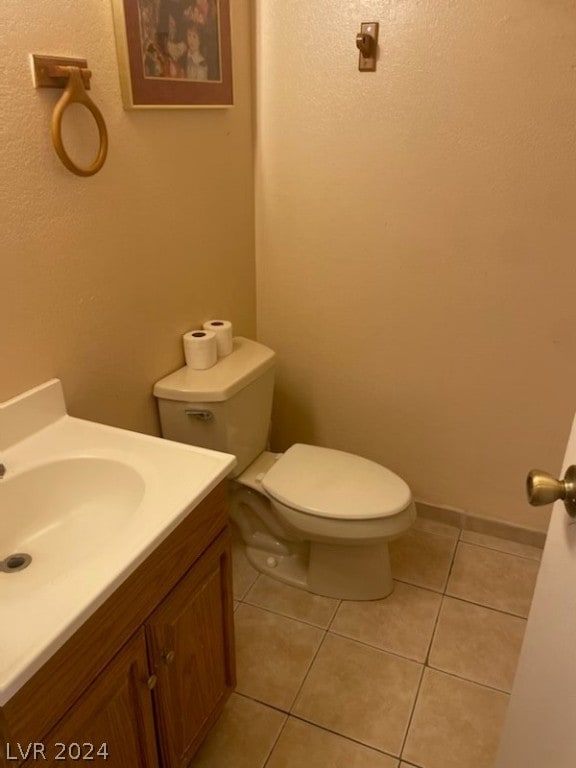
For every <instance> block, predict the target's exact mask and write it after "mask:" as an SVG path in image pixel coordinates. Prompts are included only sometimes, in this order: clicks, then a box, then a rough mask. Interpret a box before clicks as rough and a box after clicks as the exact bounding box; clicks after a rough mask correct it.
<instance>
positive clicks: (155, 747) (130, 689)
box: [0, 483, 235, 768]
mask: <svg viewBox="0 0 576 768" xmlns="http://www.w3.org/2000/svg"><path fill="white" fill-rule="evenodd" d="M225 500H226V498H225V484H224V483H222V484H220V485H219V486H218V487H217V488H215V489H214V490H213V491H212V492H211V493H210V494H209V496H207V497H206V499H204V501H202V502H201V503H200V504H199V505H198V507H197V508H196V509H194V510H192V511H191V512H190V514H189V515H188V517H186V518H185V520H184V521H183V522H182V523H181V524H180V525H179V526H178V527H177V528H176V529H175V530H174V531H173V532H172V533H171V534H170V535H169V536H168V537H167V538H166V539H165V541H164V542H162V543H161V544H160V545H159V546H158V547H157V549H156V550H154V551H153V552H152V553H151V554H150V555H149V557H148V558H147V559H146V560H145V561H144V562H143V563H142V564H141V565H140V566H139V567H138V568H137V569H136V570H135V571H134V572H133V573H132V574H131V575H130V576H129V577H128V578H127V579H126V581H125V582H124V583H123V584H121V585H120V586H119V587H118V588H117V590H116V591H115V592H114V593H113V594H112V595H111V596H110V597H109V598H108V599H107V600H106V602H105V603H104V604H103V605H102V606H101V607H100V608H98V610H97V611H96V612H95V613H94V614H93V615H92V616H91V617H90V618H89V619H88V620H87V621H86V622H85V623H84V624H83V625H82V626H81V627H80V628H79V629H78V630H77V631H76V633H75V634H74V635H73V636H72V637H71V638H70V639H69V640H68V641H67V642H66V643H65V644H64V646H63V647H62V648H60V650H58V651H57V652H56V654H54V656H53V657H52V658H51V659H49V660H48V661H47V662H46V663H45V665H44V666H43V667H42V668H41V669H40V670H39V671H38V672H37V673H36V674H35V675H34V676H33V677H32V679H31V680H30V681H29V682H27V683H26V684H25V685H24V686H23V687H22V688H21V689H20V690H19V691H18V692H17V693H16V694H15V695H14V696H13V698H12V699H10V700H9V701H8V702H7V704H6V705H5V706H4V707H2V708H0V737H1V744H2V747H3V749H2V756H1V757H0V765H1V766H2V768H8V766H15V765H21V766H22V768H31V766H38V765H39V764H43V765H54V766H59V765H72V764H74V765H78V764H79V763H84V764H86V761H87V760H90V762H91V764H93V765H98V764H100V765H103V766H104V765H108V766H113V767H114V768H116V767H117V768H157V767H158V766H162V768H184V766H186V765H188V763H189V761H190V759H191V758H192V756H193V755H194V753H195V751H196V750H197V748H198V747H199V745H200V743H201V742H202V740H203V738H204V737H205V735H206V733H207V731H208V730H209V729H210V727H211V726H212V724H213V723H214V722H215V720H216V719H217V717H218V715H219V714H220V712H221V711H222V708H223V706H224V704H225V702H226V700H227V698H228V696H229V695H230V693H231V691H232V690H233V687H234V685H235V666H234V638H233V607H232V603H233V601H232V578H231V553H230V534H229V531H228V523H227V514H226V504H225ZM33 744H37V745H39V746H38V747H37V749H41V748H42V747H44V748H45V754H46V758H47V759H46V760H45V759H43V757H39V753H38V752H37V755H36V759H34V754H33V753H32V752H30V753H29V754H28V756H27V757H26V758H22V759H21V760H18V759H17V758H18V757H19V756H20V753H19V749H20V748H22V749H23V750H25V749H26V748H27V747H28V745H33ZM58 744H61V745H63V746H56V745H58ZM18 745H20V747H19V746H18ZM102 745H104V747H103V746H102ZM92 747H93V749H92ZM99 751H100V753H99V754H98V752H99ZM89 752H90V755H88V753H89ZM8 755H9V756H10V758H9V759H8Z"/></svg>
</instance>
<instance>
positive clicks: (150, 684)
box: [148, 675, 158, 691]
mask: <svg viewBox="0 0 576 768" xmlns="http://www.w3.org/2000/svg"><path fill="white" fill-rule="evenodd" d="M157 682H158V678H157V677H156V675H150V677H149V678H148V690H149V691H153V690H154V688H156V683H157Z"/></svg>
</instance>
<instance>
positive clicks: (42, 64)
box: [32, 54, 108, 176]
mask: <svg viewBox="0 0 576 768" xmlns="http://www.w3.org/2000/svg"><path fill="white" fill-rule="evenodd" d="M32 62H33V70H34V85H35V87H36V88H64V93H63V94H62V96H61V98H60V100H59V101H58V103H57V104H56V106H55V107H54V112H53V114H52V142H53V144H54V149H55V150H56V154H57V155H58V157H59V158H60V160H61V161H62V163H63V164H64V165H65V166H66V168H68V170H69V171H71V172H72V173H74V174H76V175H77V176H93V175H94V174H95V173H98V171H99V170H100V169H101V168H102V166H103V165H104V163H105V161H106V155H107V154H108V131H107V130H106V123H105V122H104V118H103V116H102V113H101V112H100V110H99V109H98V107H97V106H96V104H94V102H93V101H92V99H91V98H90V96H88V94H87V92H86V91H87V90H89V89H90V78H91V76H92V72H91V71H90V70H89V69H88V62H87V61H86V59H72V58H67V57H63V56H39V55H37V54H33V55H32ZM70 104H82V105H83V106H85V107H86V109H88V110H89V112H91V113H92V116H93V117H94V120H95V121H96V125H97V127H98V134H99V137H100V146H99V148H98V154H97V155H96V159H95V160H94V162H93V163H92V164H91V165H89V166H88V167H87V168H82V167H80V166H78V165H76V163H75V162H74V161H73V160H72V159H71V157H70V155H69V154H68V153H67V152H66V148H65V146H64V142H63V141H62V118H63V116H64V112H65V111H66V109H67V108H68V107H69V106H70Z"/></svg>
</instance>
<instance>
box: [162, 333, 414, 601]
mask: <svg viewBox="0 0 576 768" xmlns="http://www.w3.org/2000/svg"><path fill="white" fill-rule="evenodd" d="M274 359H275V354H274V352H273V351H272V350H270V349H268V347H265V346H264V345H262V344H259V343H257V342H254V341H251V340H249V339H243V338H241V337H238V338H235V339H234V342H233V351H232V353H231V354H230V355H228V356H227V357H225V358H222V359H221V360H219V361H218V363H217V364H216V365H215V366H213V367H212V368H209V369H206V370H201V371H198V370H191V369H189V368H181V369H180V370H178V371H176V372H174V373H173V374H170V375H169V376H167V377H165V378H164V379H162V380H161V381H159V382H158V383H157V384H156V385H155V387H154V394H155V396H156V397H157V398H158V406H159V411H160V422H161V425H162V434H163V436H164V437H167V438H169V439H172V440H178V441H180V442H184V443H188V444H191V445H199V446H203V447H205V448H213V449H215V450H222V451H226V452H228V453H234V454H235V455H236V457H237V461H238V463H237V466H236V469H235V471H234V472H233V474H232V483H231V493H230V516H231V518H232V520H233V522H234V523H235V524H236V526H237V527H238V530H239V532H240V535H241V539H242V541H243V543H244V545H245V547H246V555H247V557H248V559H249V561H250V562H251V563H252V564H253V565H254V567H255V568H257V569H258V570H259V571H261V572H262V573H266V574H267V575H269V576H271V577H272V578H275V579H278V580H280V581H283V582H285V583H287V584H290V585H292V586H295V587H299V588H302V589H306V590H308V591H310V592H313V593H315V594H319V595H325V596H328V597H335V598H340V599H349V600H374V599H378V598H382V597H386V595H388V594H390V592H391V591H392V576H391V572H390V558H389V553H388V542H389V541H390V540H391V539H393V538H395V537H397V536H399V535H401V534H402V533H404V532H405V531H407V530H408V528H409V527H410V525H411V524H412V523H413V521H414V519H415V517H416V513H415V507H414V503H413V500H412V495H411V492H410V488H409V487H408V485H407V484H406V483H405V482H404V480H402V479H401V478H400V477H398V476H397V475H396V474H394V473H393V472H391V471H390V470H389V469H386V468H385V467H383V466H381V465H380V464H377V463H375V462H373V461H370V460H368V459H365V458H362V457H360V456H356V455H354V454H351V453H346V452H344V451H339V450H334V449H330V448H323V447H318V446H312V445H306V444H303V443H296V444H295V445H292V446H291V447H290V448H289V449H288V450H287V451H286V452H285V453H282V454H275V453H271V452H269V451H267V450H266V444H267V439H268V432H269V426H270V415H271V409H272V392H273V381H274Z"/></svg>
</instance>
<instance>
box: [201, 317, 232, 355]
mask: <svg viewBox="0 0 576 768" xmlns="http://www.w3.org/2000/svg"><path fill="white" fill-rule="evenodd" d="M203 327H204V330H205V331H214V333H215V334H216V343H217V345H218V357H226V355H229V354H230V352H232V323H231V322H230V321H229V320H208V321H207V322H205V323H204V326H203Z"/></svg>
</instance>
